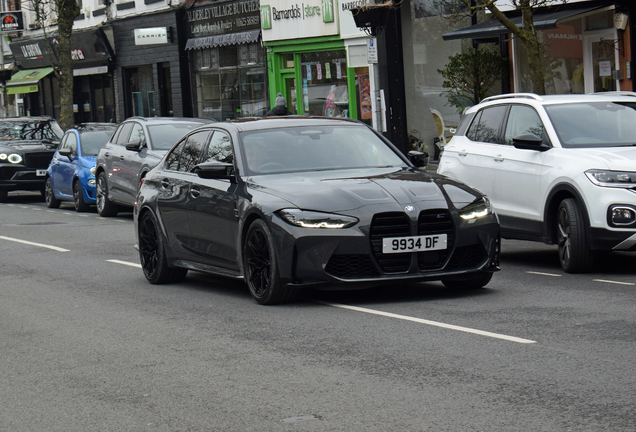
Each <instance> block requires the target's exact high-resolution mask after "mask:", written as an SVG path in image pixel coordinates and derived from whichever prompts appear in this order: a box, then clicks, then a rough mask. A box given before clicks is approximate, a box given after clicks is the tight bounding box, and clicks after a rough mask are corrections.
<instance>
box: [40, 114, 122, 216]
mask: <svg viewBox="0 0 636 432" xmlns="http://www.w3.org/2000/svg"><path fill="white" fill-rule="evenodd" d="M115 129H117V125H116V124H113V123H84V124H80V125H77V126H76V127H75V128H74V129H69V130H68V131H67V132H66V133H65V134H64V136H63V137H62V140H61V141H60V145H59V147H58V149H57V151H56V152H55V154H54V155H53V159H52V160H51V163H50V165H49V168H48V169H47V171H46V182H45V189H44V197H45V199H46V205H47V206H48V207H49V208H58V207H59V206H60V204H61V202H62V201H73V202H74V203H75V211H78V212H84V211H87V210H88V209H89V206H90V205H92V204H95V175H94V173H95V161H96V157H97V153H98V152H99V149H101V148H102V147H104V145H106V143H107V142H108V140H109V139H110V137H111V135H112V134H113V132H114V131H115Z"/></svg>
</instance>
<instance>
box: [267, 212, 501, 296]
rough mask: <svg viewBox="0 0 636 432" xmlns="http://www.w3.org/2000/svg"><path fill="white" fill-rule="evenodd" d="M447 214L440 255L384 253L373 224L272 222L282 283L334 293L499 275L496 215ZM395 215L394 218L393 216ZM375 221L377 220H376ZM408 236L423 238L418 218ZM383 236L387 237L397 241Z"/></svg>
mask: <svg viewBox="0 0 636 432" xmlns="http://www.w3.org/2000/svg"><path fill="white" fill-rule="evenodd" d="M442 212H446V213H447V214H448V217H449V223H450V225H451V227H452V229H451V231H447V232H448V238H449V245H448V246H449V247H448V248H447V249H446V250H442V251H427V252H407V253H400V254H382V253H381V247H379V246H378V244H381V237H382V236H379V237H378V236H377V235H375V234H374V229H375V228H374V223H375V222H374V221H375V219H374V221H368V223H367V224H364V223H359V224H358V225H356V226H354V227H352V228H348V229H307V228H297V227H292V226H290V225H289V224H287V223H285V222H284V221H282V220H280V219H278V218H276V217H274V219H272V227H273V229H272V232H273V234H274V236H275V238H276V241H275V244H276V245H277V247H278V251H277V256H278V257H279V269H280V278H281V282H282V283H284V284H287V285H299V286H305V285H317V284H325V283H326V284H329V288H330V289H338V288H341V287H346V288H351V287H352V285H360V286H361V287H364V286H371V285H377V284H381V283H384V282H389V281H409V282H411V281H430V280H440V279H444V278H449V277H453V276H461V275H465V274H468V273H474V272H478V271H497V270H499V252H500V243H501V242H500V233H499V223H498V222H497V219H496V216H494V215H489V216H487V217H485V218H483V219H480V220H473V221H472V222H470V223H469V222H467V221H463V220H461V219H459V217H457V215H456V214H455V215H453V214H452V213H451V212H448V211H445V210H442ZM392 214H394V213H392ZM376 216H377V215H376ZM406 219H409V221H410V226H409V227H408V230H409V232H408V233H407V232H404V233H403V234H400V235H424V234H427V233H423V232H422V226H423V225H422V223H421V221H420V222H418V217H417V216H416V217H415V218H408V217H407V216H406V215H405V220H406ZM394 236H395V235H385V236H384V237H394Z"/></svg>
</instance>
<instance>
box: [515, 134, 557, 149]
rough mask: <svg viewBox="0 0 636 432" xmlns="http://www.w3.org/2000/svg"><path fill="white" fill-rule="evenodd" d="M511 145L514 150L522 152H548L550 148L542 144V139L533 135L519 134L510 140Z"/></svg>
mask: <svg viewBox="0 0 636 432" xmlns="http://www.w3.org/2000/svg"><path fill="white" fill-rule="evenodd" d="M512 144H513V145H514V146H515V148H518V149H523V150H537V151H546V150H550V148H551V147H550V146H548V145H545V144H543V139H542V138H539V137H538V136H536V135H535V134H531V133H529V134H521V135H517V136H516V137H513V138H512Z"/></svg>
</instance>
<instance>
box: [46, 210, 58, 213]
mask: <svg viewBox="0 0 636 432" xmlns="http://www.w3.org/2000/svg"><path fill="white" fill-rule="evenodd" d="M47 212H49V213H57V211H56V210H47Z"/></svg>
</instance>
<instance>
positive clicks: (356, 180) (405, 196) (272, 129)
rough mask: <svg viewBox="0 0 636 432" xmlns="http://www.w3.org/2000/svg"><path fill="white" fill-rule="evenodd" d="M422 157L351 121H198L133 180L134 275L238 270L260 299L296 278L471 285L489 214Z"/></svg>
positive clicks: (487, 273)
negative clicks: (137, 265)
mask: <svg viewBox="0 0 636 432" xmlns="http://www.w3.org/2000/svg"><path fill="white" fill-rule="evenodd" d="M422 156H423V154H422V153H418V152H412V153H410V154H409V157H408V158H407V157H405V156H403V155H402V153H400V152H399V151H398V150H397V149H396V148H395V147H394V146H393V145H392V144H391V143H389V142H388V141H386V140H385V139H384V138H383V137H381V136H380V135H378V134H376V133H375V132H374V131H373V130H372V129H370V128H369V127H367V126H366V125H364V124H362V123H360V122H356V121H351V120H336V119H324V118H308V117H286V118H267V119H258V120H256V119H254V120H249V121H247V120H244V121H238V122H233V123H215V124H212V125H207V126H204V127H201V128H198V129H197V130H195V131H192V132H190V133H189V134H188V135H186V136H185V137H184V138H182V139H181V140H180V141H179V142H178V143H177V144H176V145H175V146H174V147H173V148H172V149H171V150H170V151H169V152H168V153H167V154H166V155H165V156H164V158H163V159H162V161H161V162H160V163H159V164H158V165H157V166H156V167H155V168H154V169H153V170H151V171H150V172H149V173H148V174H147V175H146V178H145V181H144V182H143V184H142V186H141V188H140V190H139V194H138V196H137V201H136V204H135V208H134V218H135V224H134V225H135V230H136V238H137V246H136V247H137V248H138V250H139V253H140V259H141V265H142V269H143V272H144V275H145V276H146V278H147V279H148V280H149V281H150V282H151V283H165V282H176V281H179V280H182V279H183V278H184V277H185V276H186V273H187V271H188V270H196V271H203V272H208V273H213V274H217V275H222V276H228V277H233V278H238V279H243V280H245V281H246V283H247V285H248V287H249V289H250V292H251V294H252V296H253V297H254V299H255V300H256V301H257V302H259V303H261V304H274V303H280V302H284V301H288V300H290V299H291V298H292V297H293V295H294V293H296V292H297V290H298V288H302V287H316V288H329V289H334V288H344V289H346V288H354V287H356V288H360V287H366V286H372V285H377V284H384V283H389V282H390V283H396V282H403V283H405V282H412V281H429V280H441V281H442V282H443V283H444V284H445V285H446V286H448V287H453V288H480V287H483V286H484V285H486V284H487V283H488V282H489V281H490V279H491V277H492V272H494V271H496V270H498V264H499V223H498V221H497V216H496V215H495V214H493V212H492V209H491V207H490V203H489V201H488V199H486V197H485V196H483V195H482V194H481V193H480V192H478V191H476V190H474V189H471V188H470V187H468V186H466V185H464V184H462V183H459V182H456V181H453V180H450V179H448V178H446V177H444V176H441V175H438V174H433V173H428V172H425V171H423V170H420V169H418V168H416V167H415V166H414V164H415V165H421V164H422V162H423V160H422V159H423V158H422Z"/></svg>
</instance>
